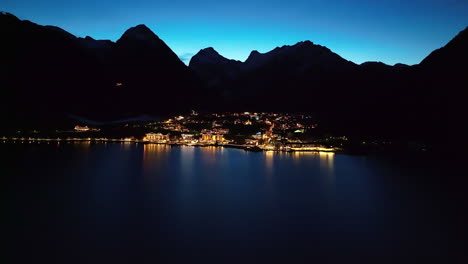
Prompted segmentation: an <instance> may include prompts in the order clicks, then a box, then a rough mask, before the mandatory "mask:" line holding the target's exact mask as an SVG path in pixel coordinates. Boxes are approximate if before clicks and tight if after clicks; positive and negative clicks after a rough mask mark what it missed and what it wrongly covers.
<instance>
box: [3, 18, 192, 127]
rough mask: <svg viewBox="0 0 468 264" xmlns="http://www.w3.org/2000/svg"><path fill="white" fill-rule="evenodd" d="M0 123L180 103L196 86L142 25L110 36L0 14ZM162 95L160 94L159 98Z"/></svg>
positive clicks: (157, 110)
mask: <svg viewBox="0 0 468 264" xmlns="http://www.w3.org/2000/svg"><path fill="white" fill-rule="evenodd" d="M0 36H1V41H0V43H1V45H2V48H1V49H0V56H1V58H2V60H1V61H0V70H1V73H0V74H1V75H0V82H1V87H2V93H3V96H2V97H3V99H4V103H2V106H1V109H0V110H2V111H1V112H2V115H3V117H4V119H3V120H5V124H9V125H11V126H21V125H22V124H28V123H33V125H38V124H40V125H43V124H46V123H47V122H51V123H54V122H56V121H57V119H62V118H63V117H64V116H66V115H68V114H70V113H72V114H78V115H83V116H87V117H90V118H98V119H109V118H122V117H126V116H128V115H132V114H134V113H135V114H140V113H149V114H165V113H168V112H172V111H182V110H183V109H184V107H187V109H190V108H188V106H186V102H184V100H185V98H184V97H182V96H180V97H173V99H172V100H167V96H168V95H169V93H177V94H179V95H180V94H184V95H188V98H190V95H192V94H193V93H194V91H195V90H196V89H197V87H198V83H197V78H196V77H195V76H194V75H192V74H191V72H190V71H189V69H188V67H187V66H185V65H184V64H183V63H182V62H181V61H180V60H179V58H178V57H177V56H176V55H175V54H174V53H173V52H172V50H171V49H170V48H169V47H168V46H167V45H166V44H165V43H164V42H163V41H162V40H160V39H159V38H158V37H157V36H156V35H155V34H154V33H153V32H151V30H149V29H148V28H147V27H146V26H144V25H139V26H137V27H134V28H131V29H129V30H127V31H126V32H125V33H124V35H123V36H122V38H121V39H119V40H118V41H117V42H116V43H113V42H111V41H108V40H94V39H92V38H91V37H86V38H77V37H75V36H73V35H72V34H70V33H68V32H66V31H65V30H63V29H60V28H58V27H54V26H40V25H37V24H34V23H32V22H29V21H22V20H20V19H18V18H17V17H15V16H14V15H11V14H8V13H1V14H0ZM161 98H165V99H161Z"/></svg>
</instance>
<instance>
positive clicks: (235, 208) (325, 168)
mask: <svg viewBox="0 0 468 264" xmlns="http://www.w3.org/2000/svg"><path fill="white" fill-rule="evenodd" d="M12 145H15V146H14V147H12V148H6V149H5V148H4V149H0V152H1V153H2V154H8V155H4V156H5V157H6V158H5V159H4V160H3V161H4V163H3V164H2V166H0V170H1V171H0V172H2V175H7V176H8V175H9V173H11V171H15V173H14V174H10V178H13V177H17V178H18V180H17V182H13V183H11V184H10V185H9V190H10V193H8V194H7V196H5V197H7V198H6V201H7V203H9V204H10V206H9V208H14V209H15V210H20V211H21V214H20V215H22V216H25V217H24V219H21V220H22V221H23V222H22V223H21V226H19V227H18V230H17V231H18V234H19V235H18V237H20V238H21V239H23V240H28V241H30V242H31V244H32V245H35V246H39V247H43V248H44V250H49V251H50V250H54V249H56V248H57V247H59V246H57V245H55V244H51V243H49V242H50V241H55V240H57V241H60V243H61V244H64V243H69V244H73V245H74V246H76V248H80V247H82V248H92V249H98V248H101V247H102V245H112V246H113V247H116V248H119V249H121V250H123V251H125V250H126V249H128V248H132V247H133V248H138V249H141V248H155V247H156V246H155V245H161V244H163V245H165V246H166V247H168V248H172V249H183V248H190V249H194V251H196V250H197V249H200V248H201V249H202V250H203V249H208V248H217V247H219V248H221V247H225V248H229V249H233V250H235V251H236V252H243V253H246V252H245V251H243V250H245V249H246V248H251V249H252V250H253V251H254V252H257V251H255V249H259V248H263V249H275V250H273V251H271V250H269V251H268V253H271V252H277V251H278V252H280V253H283V254H285V255H295V256H300V255H301V254H308V253H310V252H315V253H319V254H335V253H336V252H338V251H340V252H344V255H346V254H366V253H368V252H370V251H372V252H373V253H374V252H375V253H376V254H381V255H391V254H393V253H394V252H395V251H397V252H399V253H404V252H407V251H406V250H407V249H408V248H410V249H411V250H415V251H417V252H419V253H425V252H431V253H432V252H443V250H444V246H446V245H448V242H450V241H447V239H445V240H444V236H443V234H446V233H447V232H448V231H447V228H448V227H450V226H451V225H442V224H441V220H433V219H435V215H440V216H442V217H446V215H444V214H440V210H439V209H438V208H437V206H438V205H440V204H442V203H443V201H440V200H439V201H437V202H433V201H432V200H431V199H434V196H433V195H432V193H431V194H428V193H425V192H424V189H423V188H424V185H423V184H421V183H422V182H417V183H418V184H412V185H411V184H408V182H409V181H413V183H414V182H416V181H414V180H413V179H414V178H415V177H417V176H418V175H419V176H421V175H424V177H422V176H421V177H420V179H424V180H426V179H429V176H427V175H429V174H430V173H434V175H435V176H434V175H432V176H430V177H437V176H439V174H437V173H436V172H432V171H435V170H421V167H418V166H416V168H415V169H413V170H411V171H409V170H407V169H406V168H405V166H407V165H398V163H395V162H393V161H389V160H385V161H384V162H382V161H381V160H379V159H376V158H374V159H373V158H368V157H357V156H349V155H342V154H334V153H328V152H326V153H325V152H322V153H316V152H315V153H314V152H294V153H277V152H263V153H251V152H245V151H243V150H237V149H227V148H226V149H225V148H215V147H206V148H205V147H188V146H187V147H183V146H181V147H171V146H167V145H157V144H138V145H136V144H128V143H127V144H125V143H109V144H94V143H92V144H89V143H86V142H80V143H76V144H65V143H64V142H62V143H60V145H59V144H57V147H55V146H53V145H47V144H41V145H35V144H25V145H24V144H12ZM2 147H3V146H2ZM11 150H13V151H11ZM425 164H429V165H428V166H432V165H433V164H431V163H425ZM411 165H412V163H411ZM11 175H13V176H11ZM5 179H8V177H5ZM437 179H439V178H437ZM37 219H40V223H36V221H39V220H37ZM422 222H423V223H424V225H421V223H422ZM57 225H61V227H62V229H60V227H57ZM68 227H72V228H68ZM23 230H24V231H23ZM75 230H78V231H75ZM44 233H47V235H48V236H49V238H50V239H48V240H47V241H46V243H44V241H43V240H41V239H39V238H40V237H42V236H43V234H44ZM54 239H55V240H54ZM47 243H49V244H47ZM135 243H136V244H135ZM71 248H72V247H71ZM176 251H177V250H176ZM54 252H55V251H54ZM177 252H178V253H180V251H177ZM212 252H213V251H209V252H205V253H206V254H209V253H212ZM133 253H135V254H136V253H137V252H133ZM224 253H226V251H225V252H224Z"/></svg>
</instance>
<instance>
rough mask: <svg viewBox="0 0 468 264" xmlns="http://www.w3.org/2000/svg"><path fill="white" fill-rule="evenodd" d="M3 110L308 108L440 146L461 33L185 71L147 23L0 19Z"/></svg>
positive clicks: (17, 116)
mask: <svg viewBox="0 0 468 264" xmlns="http://www.w3.org/2000/svg"><path fill="white" fill-rule="evenodd" d="M0 36H1V41H0V43H1V45H2V48H1V49H0V56H1V58H2V60H0V84H1V88H2V99H3V103H2V104H1V109H0V111H1V115H2V118H3V120H5V121H4V124H8V125H9V126H10V127H19V126H22V125H24V124H31V126H37V125H38V124H39V125H44V124H47V122H49V123H51V124H56V122H57V120H58V119H60V118H62V117H63V116H66V115H68V114H74V115H80V116H84V117H86V118H91V119H93V118H94V119H95V118H98V119H111V118H116V119H117V118H119V119H127V118H128V117H131V116H138V115H141V114H150V115H153V116H154V115H163V114H168V113H175V112H184V111H186V110H188V109H191V108H196V109H200V110H213V111H224V110H229V111H231V110H235V111H244V110H248V111H252V110H253V111H270V110H272V111H282V112H308V113H314V114H316V116H317V117H318V118H319V119H320V124H321V125H322V126H323V127H325V128H326V129H327V131H329V132H331V133H336V134H347V135H352V136H354V137H367V138H368V137H382V138H394V139H402V140H407V141H410V140H413V139H418V140H421V139H423V140H427V141H431V142H439V143H441V142H440V140H441V139H447V138H448V136H447V135H449V134H451V133H457V132H458V131H460V129H459V126H460V125H459V124H460V123H461V121H460V120H463V118H464V117H463V115H462V113H465V112H466V111H465V110H466V109H465V107H464V105H465V102H464V98H465V97H464V92H465V90H466V87H467V86H466V83H467V76H468V68H467V67H468V66H467V65H468V64H466V61H468V29H465V30H463V31H462V32H460V34H458V35H457V36H456V37H455V38H454V39H453V40H452V41H450V42H449V43H448V44H447V45H446V46H444V47H442V48H440V49H438V50H436V51H434V52H432V53H431V54H430V55H429V56H428V57H427V58H425V59H424V60H423V61H422V62H421V63H420V64H418V65H413V66H408V65H404V64H396V65H393V66H391V65H386V64H384V63H381V62H366V63H363V64H361V65H357V64H355V63H353V62H350V61H348V60H346V59H343V58H342V57H340V56H339V55H338V54H336V53H334V52H332V51H331V50H329V49H328V48H326V47H323V46H320V45H316V44H314V43H312V42H310V41H303V42H299V43H297V44H295V45H291V46H288V45H286V46H282V47H278V48H275V49H273V50H272V51H270V52H266V53H259V52H258V51H252V52H251V54H250V56H249V57H248V59H247V60H246V61H245V62H240V61H235V60H229V59H227V58H225V57H223V56H221V55H220V54H219V53H218V52H216V51H215V50H214V49H213V48H207V49H203V50H201V51H200V52H199V53H198V54H196V55H195V56H194V57H193V58H192V59H191V61H190V64H189V67H187V66H185V65H184V64H183V63H182V62H181V61H180V59H179V58H178V57H177V55H176V54H174V52H173V51H172V50H171V49H170V48H169V47H168V46H167V45H166V44H165V43H164V42H163V41H162V40H161V39H160V38H159V37H158V36H157V35H156V34H154V33H153V32H152V31H151V30H150V29H149V28H148V27H146V26H145V25H138V26H136V27H133V28H130V29H128V30H127V31H126V32H125V33H124V34H123V35H122V37H121V38H120V39H119V40H118V41H117V42H115V43H114V42H112V41H105V40H95V39H93V38H91V37H86V38H77V37H75V36H73V35H72V34H70V33H68V32H66V31H64V30H62V29H60V28H57V27H53V26H39V25H37V24H34V23H32V22H29V21H21V20H19V19H18V18H16V17H15V16H13V15H11V14H7V13H2V14H0Z"/></svg>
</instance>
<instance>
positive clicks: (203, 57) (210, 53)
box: [189, 47, 239, 66]
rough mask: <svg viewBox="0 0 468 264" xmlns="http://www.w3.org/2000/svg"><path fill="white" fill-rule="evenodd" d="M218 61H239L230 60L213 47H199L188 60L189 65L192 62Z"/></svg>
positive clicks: (207, 62) (208, 62)
mask: <svg viewBox="0 0 468 264" xmlns="http://www.w3.org/2000/svg"><path fill="white" fill-rule="evenodd" d="M219 63H239V62H238V61H235V60H230V59H227V58H225V57H224V56H222V55H221V54H219V53H218V52H217V51H216V50H215V49H214V48H213V47H208V48H205V49H201V50H200V51H199V52H198V53H197V54H195V56H193V57H192V59H191V60H190V63H189V66H190V65H192V66H193V65H194V64H219Z"/></svg>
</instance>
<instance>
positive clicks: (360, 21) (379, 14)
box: [0, 0, 468, 64]
mask: <svg viewBox="0 0 468 264" xmlns="http://www.w3.org/2000/svg"><path fill="white" fill-rule="evenodd" d="M0 9H1V10H2V11H7V12H10V13H12V14H14V15H16V16H18V17H19V18H20V19H27V20H30V21H33V22H36V23H38V24H42V25H56V26H59V27H61V28H63V29H65V30H67V31H69V32H70V33H72V34H75V35H76V36H79V37H85V36H87V35H89V36H91V37H93V38H96V39H111V40H114V41H115V40H117V39H118V38H119V37H120V36H121V35H122V33H123V32H124V31H125V30H126V29H127V28H129V27H131V26H134V25H137V24H146V25H147V26H148V27H149V28H151V29H152V30H153V31H154V32H155V33H156V34H157V35H158V36H159V37H160V38H162V39H163V40H164V41H165V42H166V43H167V44H168V45H169V46H170V47H171V48H172V49H173V50H174V52H176V53H177V54H178V55H179V56H180V57H181V58H184V59H190V57H191V56H192V55H193V54H195V53H196V52H197V51H198V50H200V49H202V48H206V47H210V46H211V47H214V48H215V49H216V50H218V51H219V52H220V53H221V54H222V55H224V56H225V57H228V58H232V59H238V60H242V61H243V60H245V59H246V58H247V56H248V55H249V53H250V51H251V50H254V49H255V50H258V51H260V52H266V51H269V50H271V49H273V48H275V47H277V46H282V45H291V44H294V43H296V42H298V41H302V40H311V41H313V42H314V43H317V44H320V45H324V46H327V47H328V48H330V49H331V50H333V51H334V52H336V53H338V54H339V55H341V56H343V57H344V58H345V59H348V60H351V61H354V62H356V63H362V62H364V61H382V62H385V63H388V64H394V63H397V62H402V63H406V64H416V63H419V62H420V61H421V60H422V59H423V58H424V57H425V56H427V55H428V54H429V53H430V52H431V51H433V50H434V49H437V48H439V47H441V46H443V45H445V44H446V43H447V42H448V41H449V40H450V39H452V38H453V37H454V36H455V35H456V34H457V33H458V32H459V31H461V30H462V29H464V28H465V27H466V26H468V1H467V0H411V1H407V0H399V1H396V0H394V1H390V0H378V1H377V0H355V1H351V0H289V1H285V0H254V1H248V0H231V1H222V0H202V1H192V0H171V1H154V0H133V1H125V0H124V1H119V0H101V1H97V0H80V1H73V2H66V1H62V0H41V1H37V0H2V4H1V7H0ZM186 62H187V61H186Z"/></svg>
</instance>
